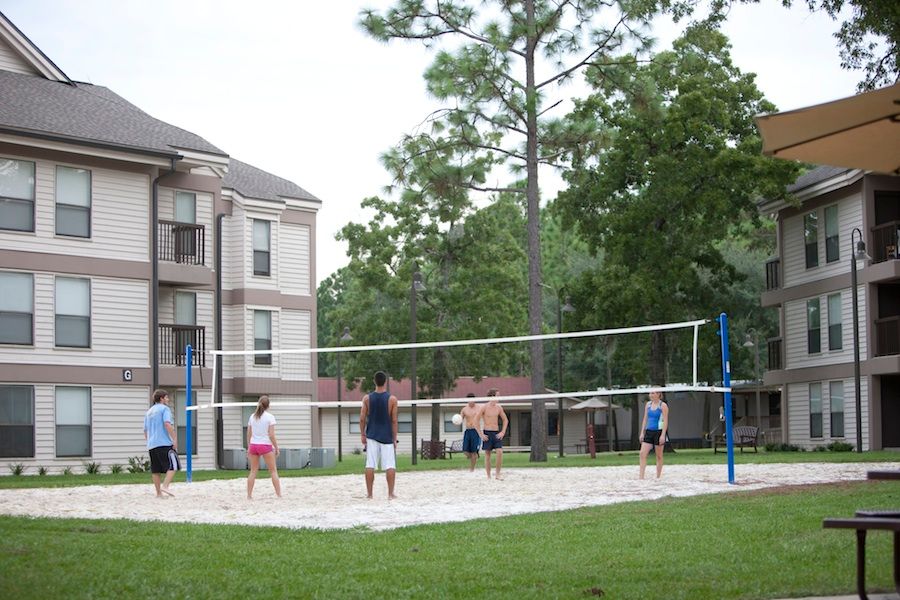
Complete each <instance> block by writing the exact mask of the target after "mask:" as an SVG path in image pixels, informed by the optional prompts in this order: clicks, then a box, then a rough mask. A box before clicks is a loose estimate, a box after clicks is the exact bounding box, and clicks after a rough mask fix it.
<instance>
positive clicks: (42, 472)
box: [38, 467, 50, 475]
mask: <svg viewBox="0 0 900 600" xmlns="http://www.w3.org/2000/svg"><path fill="white" fill-rule="evenodd" d="M49 472H50V469H48V468H47V467H38V475H46V474H47V473H49Z"/></svg>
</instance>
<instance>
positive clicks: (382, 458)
mask: <svg viewBox="0 0 900 600" xmlns="http://www.w3.org/2000/svg"><path fill="white" fill-rule="evenodd" d="M379 464H380V465H381V469H382V470H383V471H387V470H388V469H395V470H396V469H397V455H396V453H395V452H394V444H382V443H381V442H376V441H375V440H373V439H371V438H366V468H367V469H377V468H378V465H379Z"/></svg>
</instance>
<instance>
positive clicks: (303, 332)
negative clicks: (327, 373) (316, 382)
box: [278, 308, 312, 381]
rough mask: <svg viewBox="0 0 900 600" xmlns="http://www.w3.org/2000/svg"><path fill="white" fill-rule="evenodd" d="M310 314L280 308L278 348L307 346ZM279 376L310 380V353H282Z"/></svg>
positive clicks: (309, 337)
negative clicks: (279, 340)
mask: <svg viewBox="0 0 900 600" xmlns="http://www.w3.org/2000/svg"><path fill="white" fill-rule="evenodd" d="M311 321H312V316H311V315H310V313H309V311H307V310H293V309H287V308H286V309H282V311H281V345H280V346H278V347H280V348H309V347H310V346H309V342H310V339H311V335H312V334H311V331H310V327H311ZM279 360H280V364H281V378H282V379H286V380H299V381H312V355H311V354H282V355H281V356H280V357H279Z"/></svg>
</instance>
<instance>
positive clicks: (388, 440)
mask: <svg viewBox="0 0 900 600" xmlns="http://www.w3.org/2000/svg"><path fill="white" fill-rule="evenodd" d="M390 397H391V394H390V392H371V393H370V394H369V414H368V417H367V419H366V437H367V438H369V439H370V440H375V441H376V442H381V443H382V444H393V443H394V430H393V427H392V426H391V413H390V411H389V410H388V400H389V399H390Z"/></svg>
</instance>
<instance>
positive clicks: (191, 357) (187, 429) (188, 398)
mask: <svg viewBox="0 0 900 600" xmlns="http://www.w3.org/2000/svg"><path fill="white" fill-rule="evenodd" d="M185 351H186V352H185V353H186V355H187V365H186V367H185V368H186V369H187V377H186V378H185V393H184V395H185V401H184V409H185V410H184V412H185V413H187V414H186V416H185V425H186V427H185V436H184V439H185V446H186V448H185V450H186V451H187V482H188V483H190V482H191V454H192V450H193V448H191V442H192V441H193V440H192V439H191V438H193V437H194V436H192V435H191V416H192V415H191V413H192V412H194V411H192V410H188V408H189V407H190V406H191V395H192V394H191V387H192V386H191V372H192V371H193V369H192V368H191V366H192V365H193V364H194V349H193V348H192V347H191V345H190V344H188V345H187V347H186V348H185Z"/></svg>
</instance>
